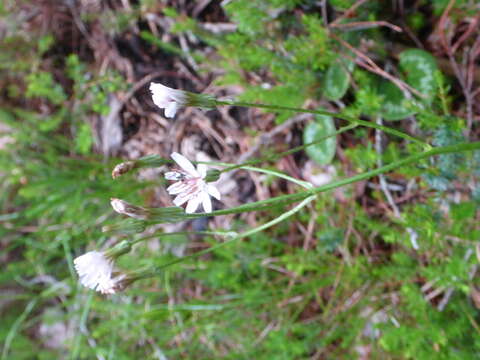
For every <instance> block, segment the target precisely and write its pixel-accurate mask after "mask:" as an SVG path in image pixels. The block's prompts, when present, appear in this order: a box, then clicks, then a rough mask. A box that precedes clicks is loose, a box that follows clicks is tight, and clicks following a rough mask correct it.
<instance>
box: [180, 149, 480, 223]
mask: <svg viewBox="0 0 480 360" xmlns="http://www.w3.org/2000/svg"><path fill="white" fill-rule="evenodd" d="M472 150H480V142H473V143H462V144H456V145H449V146H441V147H435V148H433V149H431V150H429V151H424V152H420V153H417V154H414V155H410V156H408V157H406V158H404V159H401V160H397V161H394V162H392V163H390V164H388V165H384V166H382V167H379V168H376V169H374V170H370V171H367V172H364V173H361V174H358V175H354V176H352V177H349V178H346V179H341V180H337V181H334V182H331V183H329V184H326V185H323V186H319V187H316V188H313V189H310V190H306V191H301V192H297V193H294V194H287V195H282V196H277V197H274V198H271V199H266V200H262V201H256V202H253V203H248V204H243V205H240V206H237V207H235V208H231V209H225V210H217V211H213V212H211V213H208V214H191V215H189V218H197V217H204V216H217V215H227V214H238V213H243V212H248V211H258V210H262V209H263V208H266V207H269V206H276V205H280V204H291V203H294V202H297V201H300V200H303V199H305V198H307V197H308V196H310V195H315V194H319V193H321V192H325V191H328V190H332V189H335V188H337V187H340V186H344V185H348V184H352V183H354V182H357V181H362V180H367V179H369V178H371V177H374V176H377V175H379V174H383V173H386V172H388V171H391V170H394V169H397V168H399V167H401V166H405V165H410V164H413V163H416V162H418V161H420V160H422V159H425V158H429V157H431V156H434V155H441V154H449V153H454V152H463V151H472Z"/></svg>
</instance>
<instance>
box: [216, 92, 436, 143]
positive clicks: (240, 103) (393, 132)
mask: <svg viewBox="0 0 480 360" xmlns="http://www.w3.org/2000/svg"><path fill="white" fill-rule="evenodd" d="M215 103H216V105H217V106H219V105H230V106H242V107H256V108H260V109H268V110H284V111H294V112H300V113H308V114H318V115H327V116H332V117H336V118H339V119H342V120H345V121H348V122H351V123H354V124H358V125H363V126H365V127H370V128H373V129H377V130H382V131H384V132H385V133H387V134H391V135H395V136H398V137H400V138H402V139H405V140H409V141H412V142H414V143H416V144H419V145H421V146H422V147H423V148H424V149H425V150H429V149H431V145H429V144H427V143H426V142H424V141H422V140H420V139H417V138H415V137H413V136H411V135H408V134H405V133H403V132H401V131H398V130H395V129H392V128H389V127H387V126H383V125H378V124H375V123H372V122H370V121H365V120H360V119H355V118H352V117H350V116H347V115H344V114H340V113H334V112H330V111H325V110H310V109H302V108H294V107H289V106H281V105H268V104H256V103H249V102H243V101H233V100H231V101H219V100H216V101H215Z"/></svg>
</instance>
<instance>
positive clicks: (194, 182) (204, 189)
mask: <svg viewBox="0 0 480 360" xmlns="http://www.w3.org/2000/svg"><path fill="white" fill-rule="evenodd" d="M171 157H172V159H173V160H175V162H176V163H177V164H178V166H180V167H181V168H182V169H181V170H175V171H169V172H167V173H165V179H167V180H173V181H176V183H174V184H172V185H170V186H169V187H168V188H167V191H168V193H169V194H170V195H177V197H176V198H175V199H174V200H173V203H174V204H175V205H176V206H180V205H182V204H184V203H187V207H186V209H185V212H186V213H189V214H191V213H194V212H195V211H196V210H197V208H198V206H199V205H200V204H202V205H203V210H205V212H207V213H208V212H211V211H212V201H211V199H210V196H213V197H214V198H215V199H217V200H220V192H219V191H218V190H217V188H216V187H215V186H213V185H212V184H209V183H207V182H206V181H205V177H206V176H207V166H206V165H205V164H199V165H198V166H197V168H196V169H195V166H193V164H192V163H191V162H190V161H189V160H188V159H187V158H186V157H184V156H183V155H180V154H179V153H176V152H174V153H173V154H172V155H171Z"/></svg>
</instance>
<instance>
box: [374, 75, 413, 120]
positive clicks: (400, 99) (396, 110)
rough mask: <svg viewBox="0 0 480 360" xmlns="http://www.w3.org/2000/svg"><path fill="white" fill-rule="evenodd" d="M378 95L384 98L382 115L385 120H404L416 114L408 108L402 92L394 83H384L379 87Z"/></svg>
mask: <svg viewBox="0 0 480 360" xmlns="http://www.w3.org/2000/svg"><path fill="white" fill-rule="evenodd" d="M378 94H379V95H381V96H383V98H384V100H383V103H382V108H381V109H380V114H381V115H382V116H383V117H384V118H385V120H402V119H405V118H406V117H408V116H410V115H413V114H415V110H413V109H409V108H408V106H407V99H406V98H405V95H403V92H402V90H400V89H399V88H398V87H397V86H396V85H395V84H393V83H392V82H390V81H385V80H384V81H382V82H381V83H380V85H379V86H378Z"/></svg>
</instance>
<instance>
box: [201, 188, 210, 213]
mask: <svg viewBox="0 0 480 360" xmlns="http://www.w3.org/2000/svg"><path fill="white" fill-rule="evenodd" d="M202 205H203V210H204V211H205V212H206V213H210V212H212V200H210V195H208V194H207V193H206V192H202Z"/></svg>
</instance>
